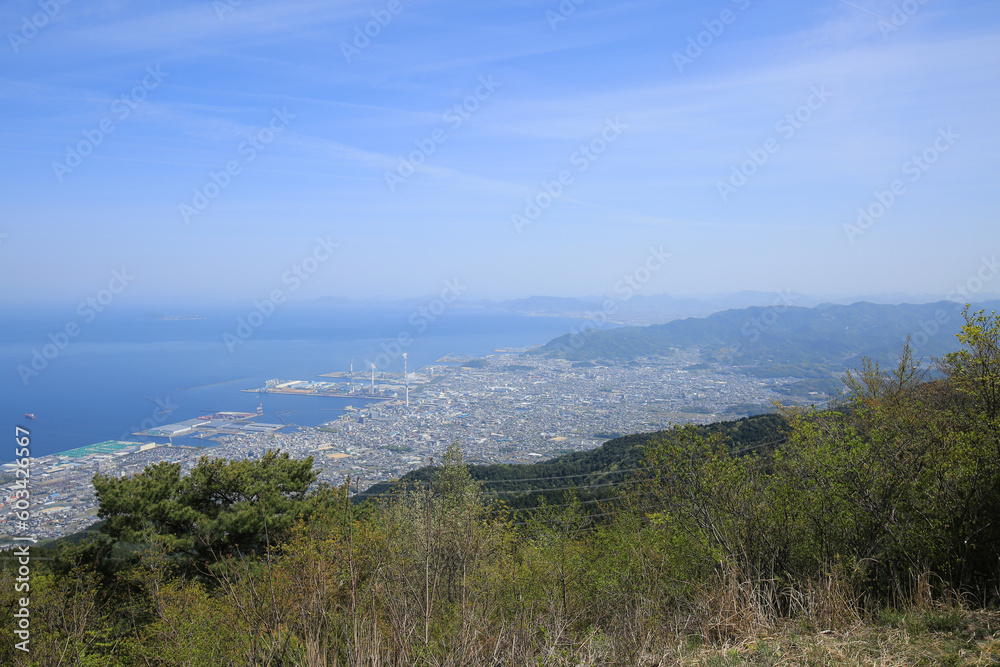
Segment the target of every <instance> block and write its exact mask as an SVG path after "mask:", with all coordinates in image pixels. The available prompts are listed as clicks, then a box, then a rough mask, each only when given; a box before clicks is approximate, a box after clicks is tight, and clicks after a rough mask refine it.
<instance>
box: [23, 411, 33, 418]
mask: <svg viewBox="0 0 1000 667" xmlns="http://www.w3.org/2000/svg"><path fill="white" fill-rule="evenodd" d="M24 417H25V419H34V418H35V413H34V412H25V413H24Z"/></svg>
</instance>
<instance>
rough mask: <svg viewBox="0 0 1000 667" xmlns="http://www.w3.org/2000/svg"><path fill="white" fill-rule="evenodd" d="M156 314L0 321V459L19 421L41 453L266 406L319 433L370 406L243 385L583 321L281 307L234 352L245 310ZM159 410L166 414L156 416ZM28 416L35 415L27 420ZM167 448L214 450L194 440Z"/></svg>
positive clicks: (413, 365)
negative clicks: (74, 330)
mask: <svg viewBox="0 0 1000 667" xmlns="http://www.w3.org/2000/svg"><path fill="white" fill-rule="evenodd" d="M113 305H114V304H113ZM153 310H154V309H151V308H148V307H143V308H137V307H119V308H112V307H109V308H108V309H107V310H106V311H104V312H103V313H100V314H97V316H96V317H94V318H93V320H92V321H87V319H88V317H87V316H86V314H84V315H80V314H79V313H77V312H76V310H75V309H74V308H68V309H60V308H50V309H47V310H46V309H36V310H21V311H20V312H18V311H16V310H15V311H8V312H5V313H3V315H2V316H0V370H2V376H0V377H2V385H0V390H2V402H0V425H2V426H3V427H4V428H6V429H7V430H8V431H9V437H8V438H0V461H10V460H12V459H13V458H14V427H15V426H17V425H20V426H25V427H28V428H30V430H31V436H32V454H33V455H35V456H44V455H46V454H50V453H54V452H60V451H65V450H68V449H73V448H76V447H82V446H85V445H90V444H94V443H97V442H102V441H104V440H113V439H127V440H132V441H139V440H144V439H143V438H140V437H134V436H132V435H130V434H131V433H132V432H134V431H138V430H142V429H143V428H149V427H151V426H153V425H155V424H165V423H172V422H178V421H182V420H185V419H192V418H194V417H198V416H200V415H204V414H206V413H207V412H209V411H219V410H238V411H245V412H252V411H254V410H255V409H256V408H257V406H258V402H259V401H261V399H263V408H264V416H263V417H262V418H258V419H257V421H263V422H270V423H281V421H280V419H279V417H278V416H277V414H276V413H277V412H281V413H282V417H283V418H284V419H285V421H291V422H294V423H295V424H299V425H303V426H315V425H318V424H321V423H323V422H325V421H330V420H332V419H336V418H337V417H338V416H339V415H340V414H341V413H340V412H337V411H334V410H333V409H342V408H343V407H344V406H346V405H348V404H352V403H353V404H354V405H358V406H360V405H362V404H363V403H364V401H359V400H355V399H340V398H326V397H302V396H280V395H257V394H251V393H243V392H241V391H239V390H240V389H246V388H251V387H258V386H261V385H262V384H263V383H264V382H265V381H266V380H267V379H270V378H281V379H315V378H316V376H317V375H319V374H321V373H328V372H331V371H343V370H347V369H348V367H349V365H350V364H351V362H352V361H353V362H354V368H355V371H364V370H366V369H368V368H369V366H368V364H367V360H371V361H374V362H376V363H378V364H379V370H385V371H390V372H395V373H398V372H401V371H402V368H403V360H402V358H401V357H398V356H397V355H393V356H392V357H391V358H390V357H389V356H388V355H387V356H383V357H381V358H379V357H377V355H379V354H380V353H382V352H383V351H384V348H383V347H382V345H383V344H384V345H386V346H389V345H390V343H391V342H392V341H393V339H396V338H397V337H398V336H399V335H400V334H401V333H405V334H407V335H408V336H409V337H410V340H411V341H412V342H410V343H409V344H408V345H407V346H406V347H405V348H403V349H405V351H406V352H407V353H408V355H409V368H410V370H417V369H418V368H420V367H422V366H424V365H426V364H429V363H433V362H434V361H435V360H436V359H438V358H440V357H441V356H443V355H444V354H447V353H461V354H469V355H473V356H480V355H484V354H488V353H490V352H491V351H492V350H493V349H495V348H498V347H523V346H528V345H535V344H542V343H545V342H548V341H549V340H551V339H552V338H555V337H556V336H560V335H562V334H564V333H567V332H569V331H570V330H571V329H572V328H573V327H574V326H577V325H578V324H579V321H577V320H572V319H568V318H554V317H528V316H523V315H517V314H512V313H509V312H506V311H502V310H487V309H472V308H468V309H458V308H455V309H451V310H447V311H445V312H444V313H443V314H441V315H440V316H438V317H436V318H435V320H434V321H433V322H430V321H428V322H427V323H426V328H425V329H424V330H423V331H421V329H422V328H423V325H422V324H421V322H420V320H421V317H422V316H420V315H419V314H416V315H415V313H417V307H416V305H414V306H413V307H403V306H364V307H361V306H343V305H340V306H322V307H321V306H316V305H309V304H304V305H293V304H284V305H282V306H281V308H279V309H278V310H276V311H275V312H274V314H273V315H271V316H270V317H269V318H266V319H264V320H263V323H262V324H260V326H259V327H257V328H255V329H253V331H252V335H251V336H250V337H249V338H247V339H246V341H245V342H241V343H239V344H236V345H232V346H231V347H232V348H233V349H232V351H230V349H229V346H227V345H226V343H225V342H224V338H223V335H224V334H225V333H227V332H228V333H230V334H233V335H235V333H236V328H237V318H238V317H241V316H242V317H244V318H246V317H247V315H248V314H249V312H250V309H249V308H243V309H230V310H228V311H226V312H219V311H212V312H206V311H207V309H206V308H205V307H200V308H195V307H189V308H177V307H175V308H173V309H171V310H170V311H169V313H167V314H179V315H192V314H193V315H202V316H204V317H205V319H197V320H164V319H154V318H150V317H147V315H148V314H150V313H151V311H153ZM161 312H162V310H161ZM255 321H259V320H255ZM68 323H75V324H76V325H77V326H78V327H79V333H78V334H77V335H76V336H73V337H71V338H69V342H68V344H66V345H65V347H64V349H61V350H58V353H57V354H55V355H54V357H53V358H51V359H45V367H44V368H42V369H40V370H37V375H35V374H33V373H28V372H26V371H25V369H30V370H31V371H35V370H36V369H37V367H39V366H41V365H42V362H41V361H40V360H39V359H37V358H36V359H35V366H34V367H33V366H32V358H33V352H34V351H36V350H37V351H38V352H39V353H40V354H42V353H44V352H48V353H49V356H53V355H52V353H53V352H54V351H55V350H56V349H57V346H56V344H55V343H53V342H52V340H51V338H50V334H52V335H53V336H55V338H56V339H57V342H59V341H60V340H61V341H62V342H65V341H66V339H65V338H63V337H61V336H60V335H59V332H64V331H65V329H66V325H67V324H68ZM244 333H246V329H244ZM404 340H405V337H404ZM45 345H49V347H48V348H47V350H46V349H43V346H45ZM390 349H391V348H390ZM387 361H388V362H389V363H386V362H387ZM19 366H20V367H22V368H21V369H20V371H19ZM243 378H246V379H243ZM238 379H239V381H236V382H231V381H233V380H238ZM25 380H26V381H25ZM214 383H225V384H214ZM203 385H213V386H203ZM150 399H152V400H150ZM154 401H155V402H154ZM157 402H158V403H160V404H163V405H165V406H167V407H169V408H171V411H170V412H169V413H164V410H163V407H161V406H160V405H158V404H157ZM29 412H30V413H34V414H35V416H36V418H35V419H34V420H27V419H25V417H24V415H25V413H29ZM147 440H148V439H147ZM160 441H161V442H162V440H160ZM174 442H175V443H178V444H189V443H200V444H208V445H211V444H214V443H212V442H210V441H204V442H202V441H198V440H192V439H190V438H188V439H175V441H174Z"/></svg>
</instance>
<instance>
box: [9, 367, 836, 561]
mask: <svg viewBox="0 0 1000 667" xmlns="http://www.w3.org/2000/svg"><path fill="white" fill-rule="evenodd" d="M527 352H528V351H527V350H497V351H495V353H494V354H492V355H488V356H486V357H484V358H481V359H475V360H471V361H465V362H439V363H435V364H433V365H431V366H427V367H424V368H422V369H420V370H419V371H416V372H412V373H409V374H408V376H407V377H406V378H403V377H396V378H388V377H387V378H383V381H384V382H385V384H386V386H390V385H391V386H392V387H393V389H402V391H394V395H395V396H396V397H395V398H394V399H391V400H377V401H373V402H371V403H369V404H367V405H366V406H364V407H363V408H360V409H359V408H355V407H352V406H348V407H347V408H346V409H345V410H344V413H343V415H341V416H340V418H339V419H336V420H333V421H330V422H328V423H326V424H323V425H321V426H317V427H305V426H296V425H294V424H290V425H288V426H287V427H284V428H281V429H280V430H276V429H275V428H270V429H266V430H265V429H259V430H258V429H254V428H249V429H247V428H242V429H239V430H236V431H231V430H229V429H227V431H229V432H218V434H217V435H216V436H214V437H211V440H214V441H215V443H216V444H215V446H212V447H187V446H174V445H169V444H167V443H161V442H154V443H140V442H118V441H109V442H107V443H100V444H98V445H92V446H90V447H85V448H81V449H79V450H73V451H71V452H62V453H59V454H54V455H49V456H43V457H38V458H33V459H32V460H31V477H30V482H29V484H30V489H31V499H32V503H31V506H32V521H31V528H32V530H33V531H34V535H35V536H36V537H37V538H38V539H45V538H52V537H58V536H60V535H66V534H70V533H73V532H76V531H79V530H82V529H84V528H86V527H87V526H88V525H90V524H91V523H93V522H94V521H95V520H96V513H97V500H96V498H95V496H94V488H93V485H92V483H91V480H92V478H93V476H94V475H95V474H96V473H102V474H106V475H115V476H126V475H133V474H136V473H139V472H141V471H142V470H143V469H144V468H145V467H146V466H148V465H150V464H153V463H157V462H160V461H168V462H176V463H180V464H181V466H182V470H185V471H187V470H190V469H191V467H192V466H194V465H196V464H197V462H198V460H199V459H200V458H201V457H203V456H208V457H222V458H228V459H247V458H250V459H252V458H256V457H259V456H261V455H263V454H264V453H265V452H266V451H268V450H273V449H278V450H281V451H283V452H288V453H289V454H290V455H291V456H292V457H294V458H298V459H301V458H306V457H309V456H311V457H313V459H314V461H315V469H316V470H317V473H318V476H319V480H320V481H321V482H326V483H329V484H334V485H339V484H343V483H344V482H345V481H347V480H348V478H350V480H351V487H352V489H356V488H360V489H362V490H363V489H365V488H367V487H368V486H371V485H372V484H375V483H377V482H381V481H387V480H392V479H395V478H398V477H400V476H402V475H403V474H405V473H406V472H408V471H410V470H414V469H416V468H419V467H421V466H425V465H428V464H430V463H432V462H433V461H434V460H437V459H438V458H439V457H440V456H441V454H442V453H443V452H444V450H445V449H446V448H447V447H448V445H450V444H451V443H453V442H455V441H458V442H459V443H460V445H461V446H462V449H463V452H464V455H465V459H466V461H467V462H469V463H533V462H537V461H541V460H545V459H548V458H551V457H553V456H557V455H559V454H564V453H568V452H574V451H582V450H589V449H593V448H595V447H598V446H599V445H601V444H602V443H603V442H605V441H607V440H609V439H611V438H614V437H616V436H618V435H625V434H629V433H639V432H648V431H656V430H661V429H664V428H667V427H669V426H671V425H673V424H678V423H686V422H695V423H708V422H713V421H718V420H720V419H731V418H736V417H739V416H742V415H745V414H747V413H748V412H752V411H764V410H767V409H769V408H770V406H771V404H772V403H773V402H774V401H775V400H777V399H778V398H779V396H780V395H779V394H778V393H776V391H775V389H777V388H778V387H779V386H780V385H783V384H788V383H791V382H796V381H797V380H796V379H795V378H758V377H753V376H748V375H742V374H738V373H734V372H731V371H730V370H728V369H724V368H721V367H711V366H707V365H706V364H703V363H700V357H699V352H698V350H697V349H688V350H675V351H673V353H672V354H671V355H670V356H665V357H653V358H647V359H637V360H634V361H628V362H621V363H615V364H604V363H601V362H596V363H595V362H570V361H567V360H564V359H549V358H545V357H542V356H540V355H533V354H528V353H527ZM407 396H408V398H407ZM817 398H820V399H821V398H823V397H817ZM407 403H408V405H407ZM225 416H226V417H244V418H246V417H249V416H250V415H249V414H247V415H244V414H243V413H239V414H238V415H237V413H226V414H225ZM213 426H215V425H214V424H213ZM12 466H13V464H7V465H6V466H0V474H5V478H4V482H3V486H2V487H0V542H2V541H4V536H6V538H7V539H9V537H10V536H11V535H13V534H21V535H23V534H24V532H23V531H18V532H17V533H15V532H14V521H15V519H14V516H13V512H11V511H8V510H9V509H10V507H11V504H12V502H13V501H14V499H15V497H14V494H15V490H16V484H15V482H14V478H13V474H12V473H13V467H12Z"/></svg>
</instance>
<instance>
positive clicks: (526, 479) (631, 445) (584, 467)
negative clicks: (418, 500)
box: [357, 414, 786, 508]
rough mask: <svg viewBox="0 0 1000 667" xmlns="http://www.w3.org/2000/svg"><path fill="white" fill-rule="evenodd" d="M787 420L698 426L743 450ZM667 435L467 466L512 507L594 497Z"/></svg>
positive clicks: (423, 480)
mask: <svg viewBox="0 0 1000 667" xmlns="http://www.w3.org/2000/svg"><path fill="white" fill-rule="evenodd" d="M785 426H786V422H785V420H784V418H782V417H781V416H780V415H776V414H764V415H755V416H752V417H744V418H743V419H738V420H734V421H725V422H716V423H713V424H707V425H704V426H698V427H697V430H698V432H699V433H700V434H701V435H704V436H709V435H719V436H720V437H721V438H722V440H723V442H724V443H725V445H726V446H727V447H729V449H730V450H732V451H734V452H747V451H755V450H758V449H763V448H765V447H769V446H772V445H773V444H774V443H776V442H780V441H781V440H782V439H783V438H784V427H785ZM668 435H669V432H667V431H659V432H654V433H637V434H632V435H626V436H622V437H619V438H614V439H613V440H609V441H607V442H605V443H604V444H603V445H601V446H600V447H598V448H596V449H593V450H590V451H586V452H573V453H571V454H563V455H562V456H557V457H556V458H553V459H550V460H548V461H542V462H540V463H533V464H494V465H470V466H469V467H468V470H469V474H470V476H471V477H472V479H474V480H476V481H479V482H481V483H482V484H483V492H484V494H485V495H486V496H487V497H495V498H497V499H500V500H503V501H504V502H505V503H507V504H508V505H510V506H511V507H514V508H522V507H533V506H536V505H537V504H538V502H539V498H545V499H546V500H547V501H553V500H555V499H557V498H562V497H563V494H564V493H565V491H567V490H570V489H575V490H577V491H578V493H579V496H580V497H581V498H583V499H588V500H593V499H596V498H603V497H610V496H611V495H612V492H613V490H614V488H615V487H617V486H620V485H621V484H625V483H628V481H629V478H630V476H631V475H632V474H633V473H634V472H636V471H637V470H639V469H640V468H641V467H642V465H643V448H644V447H646V446H647V445H649V444H650V443H651V442H653V441H654V440H656V439H657V438H664V437H667V436H668ZM436 470H437V468H436V467H434V466H425V467H423V468H420V469H419V470H414V471H412V472H409V473H407V474H406V475H404V476H403V477H402V478H400V480H399V481H397V482H383V483H380V484H376V485H375V486H372V487H370V488H369V489H368V490H367V491H365V492H364V493H361V494H359V495H358V496H357V499H358V500H359V501H360V500H366V499H368V498H373V497H376V496H382V495H386V494H390V493H392V492H393V491H394V490H396V489H398V488H401V487H413V486H425V485H427V484H428V483H429V482H430V480H432V479H433V477H434V474H435V471H436Z"/></svg>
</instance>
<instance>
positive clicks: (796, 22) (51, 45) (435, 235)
mask: <svg viewBox="0 0 1000 667" xmlns="http://www.w3.org/2000/svg"><path fill="white" fill-rule="evenodd" d="M0 25H2V26H3V33H4V40H3V44H0V54H2V55H0V63H2V70H0V91H2V95H3V101H2V106H0V114H2V121H3V122H2V124H0V133H2V137H3V141H2V144H0V151H2V156H3V159H2V162H0V178H2V182H3V194H4V197H3V203H4V206H3V216H2V219H0V234H3V235H4V236H2V237H0V276H2V283H3V285H4V290H3V295H2V298H3V300H4V301H5V302H7V303H8V304H24V303H29V302H32V303H35V302H59V303H70V304H75V303H77V302H79V301H80V300H81V299H83V298H85V297H86V296H87V295H90V294H94V293H96V292H97V291H98V290H101V289H102V288H104V287H105V286H107V285H108V284H109V282H110V281H112V280H114V277H113V274H112V271H115V270H117V271H122V270H123V269H124V270H125V271H126V275H131V276H134V278H131V279H130V280H129V281H128V286H127V297H128V299H129V300H132V301H139V302H150V301H184V300H191V301H233V302H236V301H245V300H248V299H252V298H258V297H261V296H264V295H267V294H268V293H270V292H271V291H272V290H274V289H283V290H284V292H285V293H286V295H287V296H289V297H290V298H294V299H310V298H314V297H319V296H324V295H333V296H342V297H370V296H388V297H410V296H422V295H427V294H435V293H438V292H440V291H441V290H442V289H443V286H444V284H445V281H446V280H455V279H457V280H459V281H461V283H462V284H463V285H465V286H467V289H466V291H465V293H464V294H463V296H464V297H465V298H502V297H516V296H526V295H531V294H553V295H585V294H611V293H612V292H613V289H614V286H615V284H616V283H617V282H618V281H620V280H621V279H622V276H623V275H635V272H636V271H637V270H639V271H640V272H641V271H642V269H641V267H644V266H647V267H648V266H650V264H648V261H649V257H650V253H651V252H652V251H651V249H654V250H658V251H659V252H660V253H661V256H662V253H664V252H666V253H669V255H670V258H669V260H667V261H666V262H656V263H655V264H656V269H655V270H653V271H647V272H646V273H642V274H641V276H642V278H643V282H642V284H641V293H643V294H656V293H664V292H666V293H670V294H674V295H698V294H709V293H719V292H734V291H738V290H744V289H753V290H763V291H772V290H779V289H780V290H784V289H792V290H794V291H798V292H802V293H807V294H811V295H844V294H875V293H887V292H903V293H911V294H917V293H930V294H940V295H942V296H944V295H946V294H948V293H949V292H950V291H952V290H953V289H954V287H955V285H956V284H964V283H966V282H967V281H968V280H969V279H970V277H972V276H975V275H977V272H979V271H981V267H982V266H983V263H984V258H985V261H987V262H989V261H990V259H991V258H992V257H993V256H994V254H995V253H997V252H998V251H1000V232H998V228H1000V226H998V224H997V223H998V210H1000V208H998V203H1000V187H998V186H997V183H998V176H1000V166H998V165H1000V132H998V119H1000V113H998V111H997V108H998V106H1000V105H998V101H1000V85H998V83H1000V34H998V32H1000V31H998V28H1000V5H998V4H997V3H996V2H994V1H988V0H983V1H981V2H979V1H959V2H944V1H943V0H926V1H924V2H921V1H920V0H908V1H907V2H904V3H893V2H890V1H888V0H852V2H850V3H848V2H845V1H844V0H829V1H827V0H822V1H817V2H790V1H771V2H767V1H764V0H739V1H738V2H732V1H731V0H718V1H716V2H698V3H695V2H670V3H667V2H603V1H600V0H585V1H582V2H580V4H575V2H574V1H573V0H564V1H563V2H562V3H561V4H560V2H558V1H557V0H547V1H536V0H510V1H506V2H481V3H480V2H475V3H473V2H464V3H459V2H452V1H447V0H398V2H397V1H395V0H357V1H348V2H315V1H313V2H301V1H299V0H289V1H284V2H280V3H279V2H263V1H259V0H242V1H240V2H238V3H237V2H236V1H235V0H219V1H218V2H211V1H209V0H202V1H198V2H185V1H177V0H172V1H171V2H165V1H164V2H157V1H146V2H130V1H129V0H104V1H95V2H91V1H87V0H69V1H67V2H65V4H60V3H59V2H58V0H50V1H49V2H45V1H44V0H43V1H42V2H39V1H38V0H35V1H34V2H21V1H20V0H16V1H8V2H5V3H4V4H3V5H2V8H0ZM366 30H367V31H368V33H369V35H371V36H361V37H359V35H364V32H365V31H366ZM456 105H458V106H457V107H456ZM102 128H103V129H102ZM106 130H109V131H106ZM921 156H923V157H922V158H921ZM914 157H916V158H917V160H916V161H915V160H914ZM403 161H405V162H406V163H405V164H402V163H403ZM416 163H419V164H416ZM411 166H413V169H412V173H411V170H410V167H411ZM227 169H228V172H227ZM734 170H735V172H734ZM741 170H742V173H741ZM393 174H395V176H393ZM560 179H562V183H560ZM546 189H548V192H546ZM893 190H895V192H893ZM880 199H881V202H880V201H879V200H880ZM533 206H534V207H537V208H533ZM859 208H861V209H862V210H863V211H868V212H869V214H870V217H869V218H867V219H864V218H862V220H861V221H860V222H859V219H858V218H859V213H858V209H859ZM517 216H520V217H517ZM519 220H520V223H518V221H519ZM317 239H322V240H323V242H320V241H318V240H317ZM331 243H333V244H336V249H335V250H330V248H331V245H330V244H331ZM324 244H325V245H324ZM303 262H305V266H306V268H309V269H312V271H306V272H305V273H304V274H303V275H304V276H305V279H302V280H299V281H298V283H297V284H296V285H295V289H294V290H293V289H291V287H292V284H293V283H292V282H290V281H288V280H286V279H285V278H286V277H287V275H288V272H289V271H293V270H295V267H299V268H300V269H301V267H302V266H303ZM998 285H1000V279H998V280H997V281H996V284H990V283H989V281H988V280H987V281H985V283H984V285H983V287H982V291H983V292H984V293H997V292H1000V287H998Z"/></svg>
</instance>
